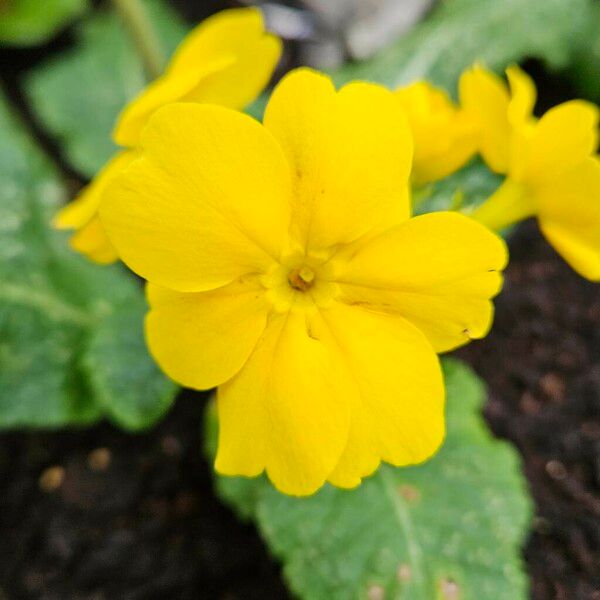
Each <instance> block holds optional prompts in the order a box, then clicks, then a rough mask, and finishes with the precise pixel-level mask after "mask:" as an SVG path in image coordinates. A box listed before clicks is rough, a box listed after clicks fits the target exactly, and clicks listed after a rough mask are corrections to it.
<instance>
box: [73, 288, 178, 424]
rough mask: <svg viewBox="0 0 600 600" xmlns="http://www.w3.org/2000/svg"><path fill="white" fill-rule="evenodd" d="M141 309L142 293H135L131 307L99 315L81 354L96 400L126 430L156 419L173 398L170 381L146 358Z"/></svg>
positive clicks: (144, 309) (167, 407)
mask: <svg viewBox="0 0 600 600" xmlns="http://www.w3.org/2000/svg"><path fill="white" fill-rule="evenodd" d="M146 310H147V307H146V303H145V302H144V301H143V300H142V298H136V301H135V302H134V304H133V305H132V306H128V307H125V308H123V309H121V310H118V311H116V312H113V313H112V314H111V315H109V316H107V317H106V318H104V319H103V320H102V322H101V323H99V325H98V327H97V328H96V330H95V331H94V332H93V334H92V336H91V340H90V343H89V346H88V351H87V353H86V354H85V356H84V359H83V366H84V369H85V371H86V373H87V375H88V377H89V379H90V381H91V383H92V385H93V386H94V388H95V390H96V392H97V397H98V402H99V403H100V405H101V406H102V407H103V409H104V410H105V411H106V412H107V414H108V415H110V416H111V417H112V418H113V420H115V421H116V422H117V423H119V425H121V426H122V427H124V428H126V429H130V430H136V429H139V428H140V427H141V426H147V425H151V424H152V423H155V422H156V421H158V420H159V419H160V418H161V417H162V416H163V415H164V414H165V412H166V411H167V410H168V409H169V407H170V406H171V403H172V401H173V390H174V385H173V384H171V383H169V382H168V381H167V380H166V379H165V378H164V377H161V376H159V374H158V371H157V367H156V365H155V364H154V362H153V361H151V360H148V352H147V350H146V345H145V342H144V338H143V336H142V335H140V332H141V331H142V330H143V317H144V313H145V312H146ZM132 332H134V334H133V335H132ZM140 358H142V359H143V360H140ZM132 365H135V366H136V368H135V369H132V368H131V367H132Z"/></svg>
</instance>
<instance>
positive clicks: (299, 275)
mask: <svg viewBox="0 0 600 600" xmlns="http://www.w3.org/2000/svg"><path fill="white" fill-rule="evenodd" d="M314 282H315V272H314V271H313V270H312V269H311V268H310V267H307V266H302V267H296V268H294V269H292V270H291V271H290V272H289V273H288V283H289V284H290V286H292V287H293V288H294V289H295V290H298V291H299V292H305V291H306V290H309V289H310V288H311V287H312V286H313V284H314Z"/></svg>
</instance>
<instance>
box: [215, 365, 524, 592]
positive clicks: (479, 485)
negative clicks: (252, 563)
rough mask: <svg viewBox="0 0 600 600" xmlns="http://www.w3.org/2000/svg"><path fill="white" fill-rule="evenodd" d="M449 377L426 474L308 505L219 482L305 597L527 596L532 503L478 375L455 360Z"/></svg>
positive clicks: (243, 482)
mask: <svg viewBox="0 0 600 600" xmlns="http://www.w3.org/2000/svg"><path fill="white" fill-rule="evenodd" d="M444 370H445V375H446V385H447V392H448V410H447V412H448V415H447V420H448V434H447V439H446V441H445V443H444V445H443V447H442V449H441V450H440V451H439V453H438V454H437V455H436V456H435V457H434V458H433V459H432V460H430V461H429V462H427V463H425V464H423V465H420V466H414V467H407V468H401V469H394V468H391V467H388V466H384V467H382V468H380V470H379V471H378V472H377V473H376V474H375V475H373V476H372V477H370V478H368V479H367V480H366V481H365V482H364V483H363V484H362V485H361V486H360V487H358V488H357V489H355V490H352V491H344V490H339V489H335V488H333V487H331V486H326V487H325V488H324V489H323V490H321V491H320V492H319V493H317V494H316V495H314V496H312V497H310V498H304V499H302V498H291V497H288V496H284V495H283V494H280V493H279V492H277V491H276V490H275V489H274V488H273V487H272V486H271V485H270V484H269V483H268V482H267V481H266V480H265V479H264V478H259V479H243V478H226V477H217V479H216V489H217V492H218V494H219V495H220V497H221V498H222V499H223V500H224V501H226V502H227V503H228V504H230V505H231V506H232V507H233V508H234V509H236V510H237V511H238V512H239V513H240V514H241V516H243V517H246V518H249V517H250V518H252V519H254V520H256V522H257V525H258V528H259V530H260V532H261V534H262V535H263V537H264V538H265V540H266V541H267V544H268V545H269V547H270V548H271V550H272V552H273V553H274V554H275V556H277V557H278V558H279V559H280V560H281V561H282V562H283V567H284V573H285V576H286V578H287V580H288V582H289V585H290V587H291V589H292V590H293V592H295V593H296V594H297V595H298V596H299V597H301V598H308V599H315V600H316V599H319V600H320V599H322V598H328V599H329V598H331V599H336V598H339V599H347V598H375V597H376V598H394V599H406V600H432V599H435V598H440V599H441V598H490V599H492V598H493V599H494V600H518V599H520V598H523V599H524V598H526V597H527V591H528V582H527V577H526V575H525V574H524V572H523V569H522V564H521V557H520V548H521V544H522V543H523V541H524V538H525V535H526V533H527V529H528V524H529V520H530V514H531V503H530V500H529V496H528V494H527V491H526V485H525V482H524V479H523V477H522V475H521V472H520V462H519V459H518V456H517V453H516V452H515V450H514V449H513V448H512V447H511V446H509V445H508V444H507V443H505V442H503V441H499V440H496V439H494V438H493V437H492V435H491V434H490V433H489V431H488V429H487V427H486V426H485V424H484V422H483V420H482V418H481V415H480V411H481V405H482V401H483V397H484V389H483V386H482V384H481V382H480V380H479V379H478V378H477V376H476V375H475V374H474V373H473V372H472V371H471V370H470V369H469V368H468V367H466V366H465V365H464V364H462V363H460V362H458V361H455V360H446V361H444ZM208 422H209V424H210V423H212V427H213V428H214V427H216V425H215V423H214V417H213V418H211V415H209V419H208ZM209 437H210V439H211V440H212V445H213V448H212V450H211V453H212V454H214V441H215V434H214V432H213V433H212V434H211V435H210V436H209Z"/></svg>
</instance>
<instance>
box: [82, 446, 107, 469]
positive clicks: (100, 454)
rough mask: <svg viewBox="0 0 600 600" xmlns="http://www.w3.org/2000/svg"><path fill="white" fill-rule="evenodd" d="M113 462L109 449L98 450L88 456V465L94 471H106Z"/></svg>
mask: <svg viewBox="0 0 600 600" xmlns="http://www.w3.org/2000/svg"><path fill="white" fill-rule="evenodd" d="M111 462H112V453H111V451H110V450H109V449H108V448H96V450H93V451H92V452H90V453H89V454H88V457H87V464H88V467H89V468H90V469H92V471H106V469H108V467H109V466H110V463H111Z"/></svg>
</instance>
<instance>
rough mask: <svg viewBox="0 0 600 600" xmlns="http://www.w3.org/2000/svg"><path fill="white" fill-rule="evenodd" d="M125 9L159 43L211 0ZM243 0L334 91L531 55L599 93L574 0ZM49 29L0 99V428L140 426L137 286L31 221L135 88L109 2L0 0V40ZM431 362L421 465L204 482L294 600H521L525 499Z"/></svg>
mask: <svg viewBox="0 0 600 600" xmlns="http://www.w3.org/2000/svg"><path fill="white" fill-rule="evenodd" d="M144 4H145V6H146V8H147V10H148V14H149V17H150V19H151V21H152V23H154V25H155V26H156V29H157V32H158V35H159V38H160V40H161V43H162V45H163V50H164V51H165V52H167V53H170V52H172V51H173V49H174V48H175V47H176V45H177V44H178V42H179V41H180V40H181V39H182V37H183V36H184V35H185V32H186V31H187V30H188V29H189V25H188V24H186V23H185V22H184V21H183V19H182V18H181V17H180V16H179V13H178V12H176V10H175V8H174V6H173V5H176V4H181V5H184V4H185V6H186V7H187V11H188V14H189V15H190V16H196V17H198V18H199V17H200V16H205V14H206V13H207V12H209V11H210V6H209V5H210V3H196V5H195V6H194V4H193V3H185V2H183V0H181V1H180V2H174V3H168V2H166V0H144ZM259 4H261V5H262V7H263V9H264V11H265V14H266V17H267V21H268V23H269V24H270V27H271V28H272V29H273V30H274V31H276V32H277V33H279V34H280V35H281V36H282V37H284V38H285V39H286V40H287V50H286V55H285V57H284V60H283V62H282V66H281V69H280V72H283V71H284V70H285V69H286V68H288V67H289V66H291V65H295V64H311V65H313V66H316V67H319V68H324V69H327V70H328V71H329V72H330V73H332V75H333V77H334V79H335V80H336V82H337V83H340V84H341V83H343V82H345V81H349V80H351V79H367V80H372V81H377V82H380V83H383V84H385V85H388V86H392V87H393V86H397V85H399V84H402V83H407V82H410V81H412V80H414V79H418V78H427V79H430V80H431V81H433V82H434V83H436V84H438V85H441V86H443V87H445V88H446V89H448V90H449V91H450V92H451V93H454V92H455V88H456V82H457V78H458V75H459V73H460V72H461V70H462V69H464V68H465V67H467V66H468V65H470V64H472V63H473V62H474V61H483V62H484V63H485V64H487V65H488V66H489V67H491V68H493V69H495V70H497V71H499V72H501V71H502V70H503V69H504V68H505V67H506V66H508V65H509V64H511V63H513V62H521V63H522V62H524V61H532V60H535V61H537V62H536V63H535V64H543V65H544V68H545V69H548V70H549V71H551V72H553V73H556V74H559V76H561V77H564V78H568V79H570V80H571V82H572V84H573V86H574V89H575V90H577V92H578V93H579V94H580V95H581V96H583V97H585V98H587V99H590V100H594V101H598V100H599V99H600V78H599V76H598V75H599V72H600V38H599V36H598V30H599V29H600V5H599V4H598V3H596V2H593V1H592V0H442V1H439V2H435V1H432V0H402V1H395V0H368V1H362V2H361V1H359V0H347V1H342V0H337V1H333V0H329V1H327V0H306V1H304V2H285V3H284V2H281V3H277V2H263V3H259ZM64 30H66V31H67V33H66V34H65V35H66V36H67V42H66V43H64V44H63V45H62V46H61V47H59V50H58V51H55V52H53V53H52V56H51V57H49V58H47V59H44V60H43V61H42V62H40V63H39V64H38V65H37V66H36V67H35V68H34V69H32V70H30V71H29V72H26V73H23V74H21V73H16V74H15V79H14V81H16V82H17V84H18V91H17V93H15V91H14V90H9V92H10V93H9V96H10V99H8V97H4V96H5V94H4V93H2V99H0V131H1V132H2V137H1V138H0V230H1V234H0V428H5V429H6V428H15V427H20V428H23V427H41V428H55V427H63V426H67V425H71V426H83V425H89V424H91V423H93V422H96V421H98V420H101V419H104V418H107V419H110V420H112V421H113V422H114V423H116V424H117V425H119V426H120V427H123V428H125V429H127V430H139V429H144V428H147V427H149V426H151V425H152V424H154V423H155V422H156V421H157V420H159V419H160V418H161V417H162V416H163V415H164V414H165V413H166V411H167V410H168V409H169V407H170V406H171V404H172V402H173V400H174V398H175V395H176V392H177V389H176V386H175V385H174V384H172V383H171V382H170V381H168V380H167V379H166V378H165V377H164V376H163V375H162V374H161V373H160V372H159V371H158V369H157V368H156V366H155V365H154V363H153V362H152V360H151V359H150V357H149V355H148V353H147V350H146V349H145V345H144V341H143V332H142V321H143V315H144V313H145V310H146V306H145V301H144V297H143V292H142V287H141V286H140V285H139V282H136V280H135V279H134V278H133V277H132V276H130V275H129V274H128V273H126V271H125V269H124V268H122V267H121V266H120V265H119V266H114V267H99V266H96V265H92V264H90V263H88V262H86V261H85V260H84V259H83V258H81V257H79V256H76V255H75V254H73V253H72V252H71V251H70V250H69V249H68V247H67V242H66V236H65V235H63V234H62V233H60V232H56V231H54V230H53V229H52V228H51V227H50V220H51V217H52V215H53V214H54V213H55V211H56V210H57V208H58V207H59V206H60V205H61V203H63V202H65V201H67V200H68V199H69V197H70V196H72V195H73V190H74V189H75V188H77V187H78V186H79V185H80V184H81V183H82V182H84V181H85V180H87V179H89V178H91V177H92V176H93V175H94V173H95V172H96V171H97V169H98V168H99V167H100V166H101V165H102V164H103V163H104V162H105V161H106V160H107V159H108V158H109V157H110V156H111V155H112V154H113V152H114V149H115V147H114V145H113V143H112V141H111V138H110V134H111V129H112V126H113V123H114V120H115V118H116V116H117V114H118V113H119V110H120V109H121V108H122V106H123V105H124V104H125V103H126V102H127V101H128V100H129V99H131V98H132V97H133V96H134V95H135V94H136V93H137V92H138V91H139V90H140V89H141V88H142V87H143V86H144V85H145V83H146V80H145V76H144V71H143V66H142V63H141V60H140V59H139V57H138V56H137V55H136V52H135V48H134V45H133V43H132V41H131V38H130V37H129V36H128V33H127V31H126V30H125V28H124V26H123V24H122V22H121V20H120V19H119V17H118V15H117V14H116V13H115V11H114V10H112V8H111V5H110V3H108V2H90V3H88V2H85V1H84V0H46V1H44V2H40V1H39V0H0V44H4V45H6V46H11V47H14V46H27V45H35V44H42V43H44V42H47V41H48V40H50V39H51V38H53V36H55V35H56V34H57V33H59V32H61V31H64ZM530 64H531V62H530ZM0 93H1V92H0ZM266 98H267V95H265V96H264V97H263V98H261V99H259V100H258V101H257V102H256V103H255V105H254V106H252V107H250V109H249V111H250V112H251V114H254V115H260V113H261V112H262V110H263V108H264V105H265V101H266ZM15 100H16V102H15ZM36 138H37V139H36ZM39 139H41V140H42V141H43V142H44V143H43V144H42V145H41V146H40V144H38V143H37V141H38V140H39ZM48 148H50V149H51V150H53V151H54V152H53V153H52V154H53V156H52V158H50V157H48V156H47V152H46V151H47V150H48ZM498 183H499V180H498V178H497V177H496V176H494V175H493V174H491V173H490V172H489V171H488V170H487V169H486V168H485V167H484V166H483V164H482V163H481V161H478V160H474V161H473V162H472V163H471V164H469V165H467V166H466V167H465V168H464V169H462V170H461V171H460V172H458V173H457V174H455V175H453V176H451V177H449V178H447V179H446V180H444V181H441V182H439V183H438V184H436V185H435V186H431V187H429V188H427V189H425V190H421V191H420V196H419V206H418V210H419V211H427V210H439V209H445V208H449V207H453V206H456V205H457V203H463V202H465V203H471V204H476V203H478V202H480V201H482V200H483V199H484V198H485V197H487V196H488V195H489V194H490V193H491V192H492V191H493V190H494V189H495V187H497V185H498ZM445 368H446V374H447V381H448V390H449V391H448V395H449V414H448V427H449V433H448V441H447V443H446V445H445V446H444V449H443V451H442V452H440V454H439V455H438V456H437V457H436V458H435V459H434V460H432V461H431V462H430V463H427V464H426V465H423V466H421V467H412V468H409V469H403V470H393V469H389V468H385V469H382V470H381V471H380V472H379V474H378V475H377V476H375V477H373V478H371V479H369V480H368V481H367V482H366V483H365V484H364V485H363V486H361V488H359V489H358V490H356V491H355V492H341V491H338V490H333V489H332V488H327V489H325V490H323V491H322V492H321V493H319V494H318V495H317V496H315V497H314V498H312V499H310V500H308V501H298V500H294V499H290V498H284V497H282V496H281V495H280V494H278V493H277V492H275V491H274V490H273V489H272V488H270V487H269V486H268V484H267V483H266V482H265V481H263V480H261V479H259V480H254V481H246V480H236V479H220V478H218V479H217V483H216V486H217V491H218V493H219V494H220V496H221V497H222V498H223V499H224V500H225V501H226V502H227V503H229V504H230V505H232V506H233V507H234V508H235V509H236V510H237V511H238V512H239V513H240V514H241V515H242V516H243V517H244V518H250V519H254V520H256V521H257V523H258V527H259V529H260V531H261V533H262V534H263V536H264V537H265V539H266V540H267V542H268V543H269V546H270V547H271V548H272V549H273V552H274V553H275V554H276V556H277V557H279V558H280V559H281V560H282V561H283V562H284V564H285V573H286V575H287V578H288V581H289V582H290V586H291V588H292V589H293V590H294V591H295V592H296V593H297V594H298V595H300V596H302V597H307V598H323V597H328V598H329V597H331V598H337V597H339V598H347V597H353V594H354V593H355V592H356V595H357V596H359V595H360V593H359V592H361V593H362V592H364V593H365V594H367V596H368V597H369V598H372V599H374V600H376V599H378V598H383V597H388V596H386V594H390V595H391V596H390V597H395V598H396V597H397V598H411V599H413V598H415V599H417V598H418V599H421V598H423V599H429V598H433V597H439V598H457V597H463V595H462V594H463V593H464V594H465V596H464V597H481V598H494V599H496V598H498V599H499V598H507V599H509V598H510V599H512V598H524V597H526V596H527V581H526V578H525V576H524V574H523V572H522V567H521V559H520V550H519V549H520V547H521V544H522V543H523V539H524V536H525V535H526V532H527V530H528V523H529V519H530V512H531V511H530V503H529V499H528V495H527V492H526V486H525V484H524V480H523V478H522V475H521V473H520V468H519V461H518V458H517V455H516V453H515V451H514V450H513V449H512V448H511V447H510V446H509V445H508V444H506V443H504V442H500V441H496V440H493V439H492V438H491V436H490V434H489V433H488V431H487V429H486V427H485V425H484V424H483V422H482V420H481V418H480V416H479V413H480V408H481V402H482V398H483V395H484V392H483V389H482V387H481V383H480V382H479V381H478V379H477V377H476V376H475V375H474V374H473V373H472V372H471V371H470V370H468V369H467V368H466V367H464V366H463V365H461V364H460V363H457V362H455V361H453V362H446V363H445ZM209 422H210V419H209ZM212 431H213V434H212V435H214V424H213V429H212ZM209 437H210V436H209Z"/></svg>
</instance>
